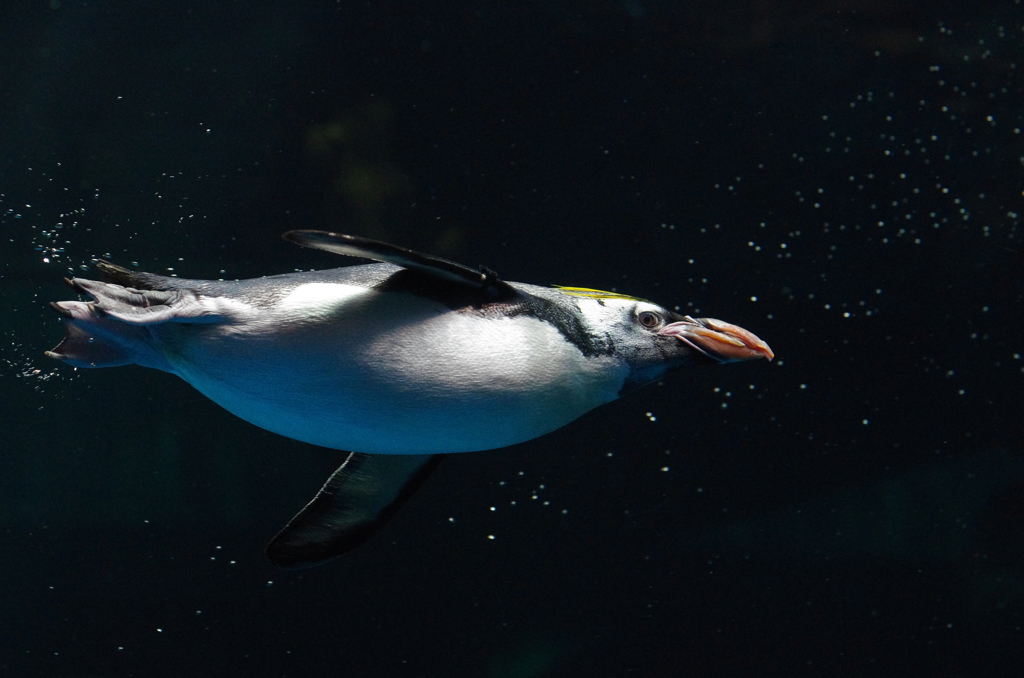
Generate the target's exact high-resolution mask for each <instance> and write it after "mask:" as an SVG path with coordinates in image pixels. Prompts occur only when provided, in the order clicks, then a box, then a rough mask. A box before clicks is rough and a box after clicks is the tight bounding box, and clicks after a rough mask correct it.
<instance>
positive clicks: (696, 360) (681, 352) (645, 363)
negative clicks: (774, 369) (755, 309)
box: [558, 287, 775, 391]
mask: <svg viewBox="0 0 1024 678" xmlns="http://www.w3.org/2000/svg"><path fill="white" fill-rule="evenodd" d="M558 289H559V290H560V291H561V292H562V293H564V294H567V295H569V296H570V297H573V298H574V301H575V303H576V306H577V308H578V309H579V312H580V314H581V316H582V319H583V321H584V323H585V324H586V326H587V328H588V330H589V333H590V335H591V337H592V338H593V340H594V341H595V343H599V344H601V345H604V346H605V347H607V350H608V351H609V353H612V354H613V355H615V356H616V357H617V358H619V359H621V360H623V361H625V362H626V364H627V365H628V366H629V376H628V377H627V379H626V383H625V385H624V388H623V390H624V391H627V390H632V389H633V388H636V387H639V386H643V385H644V384H648V383H650V382H652V381H654V380H656V379H658V378H660V377H661V376H662V375H663V374H664V373H665V372H666V371H668V370H670V369H673V368H676V367H683V366H686V365H716V364H720V363H729V362H739V361H743V360H754V359H757V358H767V359H768V360H771V359H772V358H774V357H775V354H774V353H773V352H772V350H771V348H769V347H768V344H766V343H765V342H764V341H762V340H761V339H760V338H758V337H757V336H756V335H755V334H754V333H752V332H749V331H747V330H745V329H743V328H742V327H738V326H737V325H733V324H732V323H727V322H724V321H722V320H716V319H715V318H693V317H691V316H689V315H682V314H679V313H676V312H674V311H670V310H668V309H666V308H664V307H662V306H658V305H657V304H652V303H651V302H649V301H644V300H643V299H636V298H634V297H628V296H625V295H622V294H616V293H613V292H602V291H600V290H591V289H587V288H579V287H560V288H558Z"/></svg>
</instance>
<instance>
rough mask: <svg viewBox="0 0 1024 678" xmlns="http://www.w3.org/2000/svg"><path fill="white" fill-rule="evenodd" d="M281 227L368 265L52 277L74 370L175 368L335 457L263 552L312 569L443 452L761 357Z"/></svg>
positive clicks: (558, 293)
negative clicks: (671, 377) (339, 453)
mask: <svg viewBox="0 0 1024 678" xmlns="http://www.w3.org/2000/svg"><path fill="white" fill-rule="evenodd" d="M283 237H284V239H285V240H287V241H289V242H291V243H294V244H297V245H300V246H303V247H309V248H313V249H317V250H324V251H327V252H333V253H336V254H341V255H346V256H350V257H361V258H364V259H370V260H372V261H374V262H377V263H369V264H359V265H352V266H346V267H343V268H336V269H331V270H323V271H310V272H301V273H286V274H284V275H273V276H268V277H262V278H255V279H250V280H237V281H211V280H187V279H182V278H176V277H175V278H172V277H165V276H161V275H155V274H153V273H143V272H139V271H132V270H129V269H126V268H122V267H120V266H117V265H115V264H112V263H110V262H107V261H102V260H101V261H98V262H97V263H96V270H97V271H98V272H99V274H100V276H101V277H102V278H103V279H104V280H105V282H102V281H96V280H86V279H81V278H74V279H70V280H68V279H66V280H65V282H66V283H67V284H68V285H69V286H70V287H71V288H72V289H73V290H74V291H75V292H77V293H78V294H80V295H84V296H85V297H86V298H87V299H88V300H87V301H59V302H53V303H51V307H52V308H53V309H54V310H55V311H56V312H57V313H58V314H60V316H61V318H62V320H63V324H64V329H65V336H64V338H63V340H62V341H61V342H60V344H59V345H58V346H57V347H56V348H54V349H53V350H52V351H47V353H46V355H48V356H50V357H51V358H56V359H58V360H62V361H64V362H66V363H68V364H69V365H73V366H75V367H83V368H84V367H88V368H93V367H113V366H119V365H129V364H136V365H141V366H144V367H151V368H155V369H158V370H163V371H164V372H169V373H171V374H176V375H177V376H179V377H181V378H182V379H184V380H185V381H187V382H188V383H189V384H191V385H192V386H193V387H195V388H196V389H197V390H198V391H200V392H201V393H203V394H204V395H206V396H207V397H208V398H210V399H211V400H213V401H214V402H215V403H217V404H219V405H220V406H222V407H224V408H225V409H227V410H228V411H230V412H232V413H233V414H235V415H237V416H239V417H241V418H242V419H244V420H246V421H248V422H250V423H252V424H255V425H256V426H259V427H261V428H264V429H266V430H268V431H272V432H274V433H278V434H280V435H283V436H286V437H288V438H293V439H295V440H301V441H303V442H306V443H311V444H314V445H320V446H323V447H327V448H331V449H336V450H343V451H345V452H347V455H346V457H345V460H344V461H343V463H342V464H341V466H340V467H339V468H338V469H337V470H336V471H335V472H334V473H333V474H332V475H331V476H330V478H329V479H328V480H327V482H326V484H324V486H323V488H322V489H321V490H320V492H319V493H317V495H316V496H315V497H314V498H313V500H312V501H310V502H309V504H307V505H306V507H305V508H303V509H302V511H300V512H299V513H298V514H297V515H296V516H295V517H294V518H293V519H292V520H291V521H290V522H289V523H288V524H287V525H286V526H285V528H284V529H283V530H281V532H280V533H278V535H277V536H276V537H274V539H273V540H272V541H271V542H270V543H269V545H268V546H267V550H266V554H267V557H268V558H269V559H270V561H271V562H272V563H273V564H275V565H277V566H279V567H283V568H302V567H311V566H314V565H320V564H322V563H325V562H327V561H330V560H332V559H334V558H337V557H339V556H341V555H342V554H344V553H346V552H348V551H350V550H352V549H354V548H356V547H357V546H359V545H361V544H362V543H364V542H365V541H366V540H367V539H369V538H370V537H371V536H373V535H374V534H375V533H376V532H377V531H378V530H380V529H381V527H383V526H384V524H385V523H387V521H388V520H389V519H390V518H391V517H392V516H393V515H394V514H395V512H396V511H397V510H398V509H399V508H400V507H401V506H402V504H403V503H405V502H406V501H407V500H408V499H409V497H410V496H411V495H412V494H413V493H414V492H415V491H416V490H417V489H418V488H419V487H420V486H421V485H422V484H423V482H424V481H425V480H426V479H427V477H428V476H429V475H430V474H431V472H433V470H434V469H435V468H437V465H438V463H440V461H441V459H442V458H443V456H444V455H446V454H450V453H455V452H473V451H480V450H491V449H497V448H502V447H506V446H509V445H514V444H516V443H521V442H524V441H527V440H532V439H533V438H537V437H539V436H542V435H544V434H546V433H549V432H551V431H554V430H555V429H558V428H561V427H562V426H565V425H566V424H568V423H570V422H571V421H573V420H575V419H577V418H578V417H580V416H581V415H583V414H584V413H586V412H588V411H590V410H592V409H594V408H596V407H599V406H601V405H603V404H605V403H608V402H611V401H612V400H615V399H616V398H619V397H620V396H622V395H624V394H626V393H628V392H630V391H632V390H634V389H636V388H639V387H641V386H643V385H644V384H648V383H650V382H652V381H655V380H657V379H659V378H661V377H662V375H664V374H665V373H666V372H667V371H669V370H672V369H675V368H679V367H684V366H688V365H710V364H720V363H728V362H737V361H745V360H751V359H757V358H767V359H768V360H771V359H772V358H773V357H774V354H773V353H772V350H771V349H770V348H769V347H768V345H767V344H766V343H765V342H764V341H762V340H761V339H759V338H758V337H757V336H755V335H754V334H752V333H751V332H748V331H747V330H744V329H742V328H740V327H737V326H736V325H732V324H730V323H727V322H723V321H721V320H715V319H713V318H693V317H690V316H688V315H681V314H679V313H676V312H673V311H670V310H668V309H666V308H663V307H661V306H658V305H656V304H653V303H650V302H647V301H644V300H642V299H638V298H634V297H630V296H626V295H624V294H618V293H614V292H602V291H600V290H594V289H589V288H581V287H542V286H537V285H528V284H524V283H516V282H506V281H504V280H502V279H500V278H499V277H498V275H497V274H496V273H495V272H494V271H491V270H490V269H488V268H485V267H483V266H481V267H479V268H476V269H474V268H471V267H468V266H463V265H461V264H457V263H455V262H452V261H448V260H446V259H442V258H440V257H436V256H431V255H428V254H422V253H419V252H415V251H413V250H409V249H406V248H403V247H399V246H396V245H391V244H388V243H384V242H380V241H376V240H370V239H367V238H361V237H357V236H352V235H343V234H339V233H330V232H325V231H313V230H296V231H288V232H286V233H285V234H284V236H283Z"/></svg>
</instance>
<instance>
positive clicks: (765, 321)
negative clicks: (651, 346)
mask: <svg viewBox="0 0 1024 678" xmlns="http://www.w3.org/2000/svg"><path fill="white" fill-rule="evenodd" d="M0 54H2V55H3V59H2V61H0V235H2V242H0V283H2V286H0V304H2V306H0V310H2V316H0V339H2V341H3V354H2V355H3V362H2V364H0V366H2V369H0V406H2V407H0V413H2V414H0V416H2V426H0V448H2V453H0V530H2V536H3V547H2V548H0V674H2V675H5V676H7V675H10V676H31V677H35V676H52V677H54V678H58V677H59V678H71V677H75V678H79V677H90V678H93V677H97V678H98V677H108V676H110V677H113V676H117V677H128V676H139V677H141V676H145V677H164V676H168V677H172V676H249V677H251V676H259V677H263V676H267V677H278V676H280V677H285V676H288V677H291V676H361V677H362V676H366V677H370V676H424V677H433V676H443V677H446V678H456V677H462V676H466V677H471V676H472V677H484V678H542V677H562V676H588V677H602V676H642V677H645V678H646V677H650V678H659V677H683V676H687V677H688V676H751V675H755V676H756V675H779V676H805V675H806V676H905V675H926V676H978V675H986V676H1019V675H1022V671H1024V629H1022V625H1024V541H1022V539H1021V537H1022V530H1024V445H1022V440H1024V406H1022V396H1024V358H1022V355H1024V303H1022V300H1024V242H1022V235H1024V234H1022V228H1021V221H1022V215H1024V196H1022V191H1024V132H1022V129H1024V74H1022V72H1021V71H1022V69H1024V6H1022V5H1021V2H1020V0H1003V1H982V2H971V3H967V2H921V1H917V2H912V1H910V0H902V1H901V0H889V1H886V2H880V1H878V0H826V1H825V2H810V1H797V0H792V1H788V2H785V1H781V2H764V1H760V2H758V1H750V0H747V1H744V2H740V1H738V0H717V1H716V2H709V1H706V0H696V1H692V2H674V1H669V0H627V1H621V0H618V1H602V0H594V1H588V2H584V1H582V0H532V1H522V2H500V1H494V2H490V1H480V2H459V1H455V0H449V1H446V2H383V1H371V2H355V1H352V2H339V1H335V0H305V1H301V2H300V1H296V2H280V1H278V2H274V1H271V0H249V1H247V2H237V1H231V0H208V1H207V2H202V3H198V2H190V1H189V0H185V1H184V2H133V3H124V2H115V1H114V0H89V1H85V0H49V2H45V1H36V0H32V1H29V0H10V1H9V2H4V3H3V5H2V6H0ZM295 228H313V229H324V230H333V231H340V232H345V233H353V234H358V235H363V236H368V237H372V238H377V239H382V240H386V241H389V242H394V243H397V244H401V245H404V246H407V247H412V248H415V249H419V250H422V251H425V252H430V253H433V254H437V255H440V256H443V257H447V258H449V259H453V260H455V261H459V262H462V263H465V264H469V265H473V266H475V265H477V264H484V265H486V266H489V267H491V268H493V269H495V270H496V271H497V272H498V273H499V274H500V275H501V276H502V277H503V278H505V279H507V280H515V281H521V282H529V283H536V284H562V285H577V286H586V287H594V288H599V289H608V290H614V291H618V292H622V293H625V294H631V295H635V296H639V297H644V298H648V299H651V300H652V301H656V302H658V303H661V304H663V305H667V306H668V307H670V308H671V307H674V306H677V305H678V307H679V309H680V310H681V311H683V312H686V313H691V314H693V315H702V316H710V317H718V318H722V319H725V320H728V321H730V322H733V323H736V324H739V325H741V326H743V327H745V328H747V329H749V330H751V331H753V332H756V333H757V334H758V335H759V336H760V337H762V338H763V339H765V340H766V341H767V342H768V343H769V344H770V345H771V347H772V348H773V349H774V351H775V353H776V356H777V357H776V360H775V361H773V362H771V363H768V362H766V361H758V362H756V363H747V364H740V365H731V366H725V367H717V368H707V369H693V370H684V371H682V372H678V373H674V374H671V375H669V376H668V377H666V378H665V379H664V380H663V381H662V382H659V383H657V384H655V385H652V386H649V387H647V388H646V389H644V390H642V391H639V392H637V393H636V394H633V395H632V396H630V397H629V398H626V399H624V400H621V401H618V402H616V403H613V404H611V405H609V406H606V407H604V408H601V409H599V410H598V411H596V412H592V413H590V414H589V415H587V416H585V417H584V418H582V419H581V420H579V421H577V422H575V423H573V424H571V425H569V426H567V427H566V428H564V429H562V430H560V431H558V432H556V433H553V434H551V435H548V436H546V437H543V438H541V439H538V440H534V441H532V442H529V443H525V444H522V445H518V446H516V447H513V448H508V449H504V450H500V451H492V452H484V453H475V454H465V455H455V456H451V457H449V458H448V459H446V460H445V462H444V463H443V464H442V465H441V467H440V469H439V470H438V471H437V472H436V473H435V474H434V476H433V477H432V478H431V479H430V481H429V482H428V483H427V484H426V485H425V486H424V487H423V489H421V490H420V491H419V492H418V493H417V495H416V496H415V497H413V499H412V500H411V501H410V502H409V503H408V504H407V505H406V506H405V508H404V509H403V510H402V511H401V512H399V513H398V515H397V516H396V517H395V518H394V520H393V521H392V522H391V524H390V525H389V526H388V527H387V528H385V529H384V530H383V531H382V532H381V533H380V534H378V535H377V536H376V537H375V538H374V539H373V540H371V541H370V542H368V543H367V544H366V545H364V546H363V547H361V548H360V549H358V550H356V551H354V552H352V553H350V554H348V555H346V556H345V557H344V558H342V559H340V560H338V561H335V562H333V563H331V564H329V565H327V566H324V567H322V568H319V569H313V570H307V571H300V572H288V571H281V570H277V569H275V568H274V567H272V566H271V565H270V564H269V563H268V562H267V561H266V559H265V558H264V556H263V547H264V545H265V543H266V542H267V540H269V538H270V537H272V536H273V535H274V534H275V533H276V531H277V530H278V529H280V527H282V526H283V525H284V524H285V522H286V521H287V520H288V519H290V518H291V516H292V515H293V514H294V513H295V512H296V511H297V510H298V509H299V508H300V507H301V506H302V505H303V504H304V503H305V502H306V501H308V500H309V498H310V497H311V496H312V495H313V493H314V492H315V491H316V490H317V489H318V488H319V487H320V485H321V483H322V482H323V481H324V479H325V478H326V477H327V475H328V474H329V473H330V472H331V471H333V470H334V468H335V467H336V466H337V465H338V463H340V459H341V454H340V453H339V452H336V451H330V450H324V449H320V448H315V447H312V446H309V445H303V444H300V443H297V442H294V441H290V440H287V439H283V438H281V437H278V436H275V435H273V434H271V433H267V432H264V431H262V430H260V429H257V428H255V427H253V426H251V425H249V424H246V423H245V422H243V421H240V420H238V419H236V418H234V417H233V416H231V415H230V414H228V413H227V412H225V411H223V410H221V409H220V408H219V407H217V406H216V405H214V404H213V403H211V402H209V401H207V400H206V399H205V398H203V397H202V396H201V395H199V394H198V393H197V392H196V391H194V390H192V389H191V388H190V387H188V386H187V385H186V384H185V383H184V382H182V381H180V380H178V379H177V378H175V377H172V376H170V375H167V374H163V373H159V372H156V371H154V370H146V369H143V368H139V367H123V368H118V369H105V370H95V371H90V370H75V369H73V368H71V367H69V366H66V365H62V364H59V363H57V362H55V361H52V360H49V359H47V358H45V357H44V356H43V355H42V353H43V351H44V350H46V349H49V348H52V347H53V346H55V345H56V344H57V343H58V341H59V339H60V337H61V336H62V334H63V332H62V329H61V327H60V323H59V321H58V319H57V316H56V315H55V314H54V313H53V312H52V311H50V310H49V309H48V308H47V302H49V301H53V300H60V299H69V298H72V295H70V294H69V291H68V290H67V289H66V288H65V287H64V286H63V284H62V282H61V278H62V277H65V276H69V277H70V276H82V277H96V275H95V272H94V271H93V264H94V261H95V259H96V258H105V259H110V260H112V261H114V262H116V263H119V264H122V265H126V266H131V267H133V268H136V267H137V268H138V269H140V270H148V271H153V272H156V273H165V274H167V273H173V274H176V275H181V276H185V277H193V278H228V279H233V278H245V277H253V276H259V275H267V274H274V273H284V272H289V271H292V270H296V269H310V268H331V267H335V266H341V265H347V264H349V263H355V262H354V261H352V262H350V261H347V260H345V259H343V258H339V257H337V256H331V255H329V254H325V253H322V252H314V251H311V250H301V249H299V248H297V247H294V246H292V245H289V244H288V243H285V242H284V241H282V240H281V239H280V234H281V233H282V232H283V231H285V230H288V229H295Z"/></svg>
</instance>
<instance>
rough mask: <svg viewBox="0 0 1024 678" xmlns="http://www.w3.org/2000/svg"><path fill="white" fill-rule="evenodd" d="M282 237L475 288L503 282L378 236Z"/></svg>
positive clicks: (490, 273) (490, 274) (307, 233)
mask: <svg viewBox="0 0 1024 678" xmlns="http://www.w3.org/2000/svg"><path fill="white" fill-rule="evenodd" d="M282 237H283V238H284V239H285V240H287V241H288V242H292V243H295V244H296V245H302V246H303V247H311V248H313V249H315V250H324V251H325V252H334V253H335V254H345V255H348V256H350V257H363V258H365V259H373V260H375V261H384V262H387V263H389V264H394V265H395V266H401V267H402V268H408V269H411V270H414V271H419V272H420V273H425V274H426V275H429V276H432V277H434V278H440V279H442V280H447V281H448V282H453V283H458V284H460V285H465V286H467V287H472V288H473V289H477V290H484V289H487V288H489V287H499V286H504V285H505V283H503V282H502V281H501V280H499V279H498V274H497V273H495V272H494V271H492V270H490V269H488V268H485V267H483V266H481V267H480V268H479V269H473V268H470V267H469V266H463V265H462V264H457V263H455V262H454V261H448V260H447V259H442V258H441V257H435V256H434V255H432V254H423V253H422V252H416V251H414V250H410V249H406V248H405V247H399V246H398V245H391V244H389V243H386V242H381V241H380V240H370V239H369V238H360V237H359V236H356V235H344V234H342V233H329V232H327V231H286V232H285V233H284V234H283V235H282Z"/></svg>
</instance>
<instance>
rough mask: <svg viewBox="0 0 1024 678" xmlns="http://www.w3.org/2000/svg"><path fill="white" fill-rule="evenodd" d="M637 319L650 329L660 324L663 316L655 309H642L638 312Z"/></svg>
mask: <svg viewBox="0 0 1024 678" xmlns="http://www.w3.org/2000/svg"><path fill="white" fill-rule="evenodd" d="M636 320H637V322H638V323H640V324H641V325H643V326H644V327H646V328H647V329H649V330H653V329H654V328H655V327H657V326H658V325H661V316H660V315H658V314H657V313H655V312H653V311H642V312H641V313H639V314H637V316H636Z"/></svg>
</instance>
